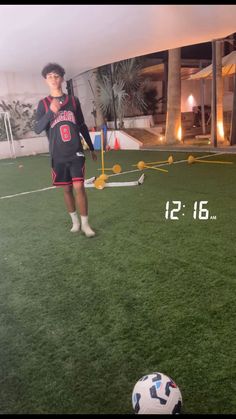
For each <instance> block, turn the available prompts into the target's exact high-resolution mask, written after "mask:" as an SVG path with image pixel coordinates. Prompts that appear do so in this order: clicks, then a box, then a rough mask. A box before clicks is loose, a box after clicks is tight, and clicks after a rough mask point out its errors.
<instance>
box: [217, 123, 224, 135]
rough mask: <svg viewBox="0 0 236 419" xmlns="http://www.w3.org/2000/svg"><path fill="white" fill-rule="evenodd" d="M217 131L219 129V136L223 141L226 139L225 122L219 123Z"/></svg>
mask: <svg viewBox="0 0 236 419" xmlns="http://www.w3.org/2000/svg"><path fill="white" fill-rule="evenodd" d="M217 129H218V134H219V136H220V137H221V138H222V139H223V138H224V127H223V122H222V121H221V122H217Z"/></svg>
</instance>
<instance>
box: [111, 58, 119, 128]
mask: <svg viewBox="0 0 236 419" xmlns="http://www.w3.org/2000/svg"><path fill="white" fill-rule="evenodd" d="M110 74H111V94H112V105H113V112H114V122H115V130H117V118H116V106H115V96H114V90H113V64H110Z"/></svg>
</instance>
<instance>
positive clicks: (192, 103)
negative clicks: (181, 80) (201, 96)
mask: <svg viewBox="0 0 236 419" xmlns="http://www.w3.org/2000/svg"><path fill="white" fill-rule="evenodd" d="M188 103H189V105H190V106H191V107H192V106H193V105H194V97H193V95H189V97H188Z"/></svg>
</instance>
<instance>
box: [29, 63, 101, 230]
mask: <svg viewBox="0 0 236 419" xmlns="http://www.w3.org/2000/svg"><path fill="white" fill-rule="evenodd" d="M64 74H65V70H64V69H63V68H62V67H61V66H60V65H59V64H55V63H49V64H48V65H46V66H45V67H44V68H43V70H42V76H43V77H44V78H45V80H46V83H47V85H48V86H49V91H50V95H49V96H47V97H45V98H44V99H42V100H40V101H39V104H38V108H37V112H36V122H35V132H36V134H40V133H41V132H42V131H44V130H45V131H46V134H47V137H48V140H49V152H50V155H51V166H52V178H53V185H55V186H63V188H64V199H65V204H66V207H67V210H68V212H69V214H70V216H71V219H72V224H73V225H72V228H71V232H78V231H79V230H80V228H81V231H82V232H83V233H84V234H85V235H86V236H87V237H93V236H95V232H94V231H93V230H92V228H91V227H90V225H89V223H88V200H87V195H86V191H85V188H84V171H85V156H84V151H83V147H82V144H81V137H80V133H81V135H82V136H83V138H84V139H85V141H86V143H87V144H88V146H89V149H90V153H91V156H92V159H93V160H97V156H96V154H95V152H94V147H93V144H92V141H91V138H90V134H89V131H88V128H87V125H86V124H85V122H84V117H83V113H82V110H81V106H80V102H79V99H78V98H77V97H74V96H68V95H66V94H65V93H63V91H62V83H63V81H64V78H63V77H64ZM73 190H74V193H75V196H74V193H73ZM76 207H78V209H79V212H80V217H81V226H80V221H79V218H78V215H77V212H76Z"/></svg>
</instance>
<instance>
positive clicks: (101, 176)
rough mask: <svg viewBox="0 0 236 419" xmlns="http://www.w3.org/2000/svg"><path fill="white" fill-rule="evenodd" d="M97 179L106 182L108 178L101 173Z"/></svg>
mask: <svg viewBox="0 0 236 419" xmlns="http://www.w3.org/2000/svg"><path fill="white" fill-rule="evenodd" d="M99 179H102V180H105V181H106V180H107V179H108V176H107V175H106V174H105V173H103V174H101V175H100V176H99Z"/></svg>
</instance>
